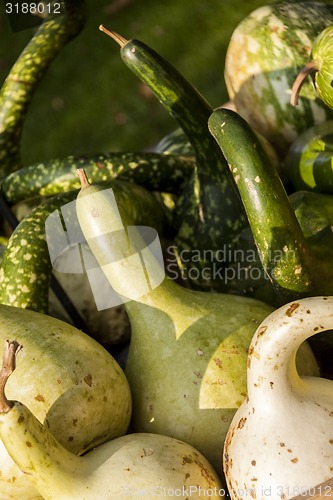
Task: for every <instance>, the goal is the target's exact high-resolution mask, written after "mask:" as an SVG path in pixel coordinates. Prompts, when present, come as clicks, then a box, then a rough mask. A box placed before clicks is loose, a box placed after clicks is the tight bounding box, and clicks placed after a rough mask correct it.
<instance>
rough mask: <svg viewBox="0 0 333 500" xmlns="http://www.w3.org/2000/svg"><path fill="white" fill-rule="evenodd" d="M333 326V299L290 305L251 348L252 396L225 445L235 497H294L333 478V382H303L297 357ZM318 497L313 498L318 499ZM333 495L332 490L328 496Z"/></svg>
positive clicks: (269, 321) (266, 325)
mask: <svg viewBox="0 0 333 500" xmlns="http://www.w3.org/2000/svg"><path fill="white" fill-rule="evenodd" d="M332 328H333V297H311V298H306V299H302V300H299V301H296V302H293V303H289V304H287V305H285V306H283V307H281V308H280V309H278V310H277V311H275V312H273V313H272V314H271V315H269V316H268V317H267V318H266V319H265V320H264V321H263V322H262V324H261V325H260V326H259V328H258V329H257V331H256V333H255V335H254V337H253V340H252V342H251V346H250V350H249V357H248V370H247V388H248V397H247V399H246V400H245V401H244V402H243V404H242V405H241V407H240V408H239V409H238V410H237V412H236V414H235V416H234V418H233V421H232V423H231V425H230V428H229V431H228V434H227V438H226V441H225V447H224V471H225V476H226V479H227V484H228V487H229V492H230V495H231V498H232V499H237V500H240V499H245V498H252V497H253V498H256V499H257V500H263V499H265V500H266V499H267V500H268V499H270V500H273V499H278V498H281V499H284V500H287V499H290V498H293V497H294V496H301V495H305V493H306V491H307V490H311V488H312V489H313V490H312V493H313V494H314V488H315V487H316V486H317V485H318V484H320V483H323V482H325V481H327V480H329V479H331V478H332V476H333V381H332V380H327V379H323V378H320V377H300V375H299V374H298V372H297V370H296V364H295V356H296V352H297V350H298V348H299V346H300V345H301V344H302V342H304V341H305V340H306V339H307V338H309V337H311V336H312V335H315V334H316V333H319V332H323V331H325V330H330V329H332ZM310 494H311V493H310ZM322 496H323V497H325V496H326V497H330V498H331V497H332V487H330V489H325V490H324V487H323V490H322Z"/></svg>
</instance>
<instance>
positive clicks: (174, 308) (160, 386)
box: [76, 172, 318, 473]
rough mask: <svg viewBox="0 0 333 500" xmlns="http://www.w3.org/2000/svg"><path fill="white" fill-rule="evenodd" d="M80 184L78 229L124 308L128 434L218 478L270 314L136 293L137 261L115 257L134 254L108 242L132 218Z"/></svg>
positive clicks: (158, 291) (202, 295)
mask: <svg viewBox="0 0 333 500" xmlns="http://www.w3.org/2000/svg"><path fill="white" fill-rule="evenodd" d="M81 178H82V185H83V188H82V189H81V191H80V193H79V195H78V199H77V203H76V210H77V215H78V220H79V223H80V225H81V229H82V231H83V233H84V235H85V237H86V240H87V243H88V245H89V246H90V249H91V250H92V252H93V254H94V256H95V258H96V259H97V262H98V263H99V265H100V266H101V267H102V269H103V270H104V273H105V275H106V277H107V279H108V281H109V282H110V284H111V285H112V287H113V288H114V290H116V292H118V293H119V294H120V296H122V297H125V298H126V300H127V302H126V301H125V307H126V310H127V312H128V314H129V318H130V323H131V332H132V333H131V343H130V349H129V355H128V361H127V365H126V370H125V373H126V375H127V378H128V380H129V383H130V387H131V391H132V396H133V419H132V425H133V429H134V430H135V431H136V432H154V433H160V434H165V435H170V436H173V437H177V438H178V439H181V440H184V441H186V442H188V443H190V444H191V445H192V446H194V447H195V448H197V449H198V450H199V451H200V452H201V453H203V454H204V455H205V456H206V457H207V458H208V460H209V461H210V462H211V463H212V465H213V466H214V467H215V468H216V470H217V471H218V472H219V473H221V472H222V467H221V465H222V458H221V457H222V447H223V442H224V436H225V434H226V432H227V429H228V426H229V424H230V421H231V419H232V416H233V415H234V413H235V411H236V409H237V408H238V407H239V405H240V404H241V402H242V401H243V399H244V398H245V397H246V360H247V351H248V346H249V344H250V340H251V338H252V335H253V333H254V332H255V330H256V328H257V326H258V324H259V323H260V322H261V321H262V320H263V319H264V318H265V317H266V316H267V315H268V314H269V313H270V312H272V310H273V308H272V307H270V306H268V305H267V304H264V303H262V302H260V301H256V300H254V299H251V298H245V297H241V296H236V295H231V294H213V293H208V292H195V291H190V290H187V289H185V288H183V287H181V286H180V285H178V284H176V283H175V282H174V281H172V280H171V279H170V278H168V277H165V278H164V279H163V281H162V282H161V283H160V284H159V285H158V286H157V287H155V288H154V287H151V289H150V291H149V292H147V291H145V292H143V293H141V292H140V289H139V286H140V284H141V283H142V280H140V279H139V276H140V274H139V273H138V270H139V271H140V268H139V267H137V268H136V267H135V266H136V264H137V260H136V262H133V263H131V260H130V259H126V258H123V259H121V257H120V256H121V255H123V257H132V258H133V260H134V258H135V256H137V254H136V251H135V250H136V247H132V248H131V249H130V251H129V248H130V245H131V242H130V241H129V240H128V238H127V237H126V236H125V237H124V239H123V240H122V242H121V240H119V239H118V242H116V241H115V240H113V236H112V233H113V234H114V235H115V234H116V233H119V231H115V230H116V229H120V227H121V228H123V227H125V228H126V227H127V226H133V224H132V221H131V218H130V217H129V216H128V213H127V212H126V210H125V209H124V206H123V205H122V204H121V201H120V200H119V201H118V199H117V208H116V207H115V205H114V202H113V201H111V198H110V197H109V193H108V192H107V191H106V190H104V189H103V186H98V185H89V184H88V183H87V179H86V178H85V177H84V176H83V173H82V172H81ZM118 211H119V212H118ZM119 217H120V218H119ZM120 221H122V222H121V224H120ZM119 224H120V225H119ZM103 234H104V235H105V236H104V238H103V237H101V235H103ZM123 234H126V232H124V233H123ZM115 255H117V256H118V257H117V259H118V263H117V265H116V266H113V265H111V263H112V262H113V261H114V259H115ZM142 258H144V259H145V265H146V269H149V270H150V273H149V275H150V276H153V277H154V273H156V274H155V276H160V275H161V273H163V272H164V269H163V270H162V269H161V267H160V265H159V264H157V261H156V260H155V258H154V257H153V256H152V254H151V253H149V252H147V251H145V252H144V253H142ZM152 272H153V274H151V273H152ZM129 299H134V300H129ZM304 349H305V351H303V354H302V359H300V363H301V365H302V369H303V370H305V372H306V373H309V374H310V373H318V372H317V368H316V364H314V363H313V361H314V359H313V357H312V353H309V351H307V346H304Z"/></svg>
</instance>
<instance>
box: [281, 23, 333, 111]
mask: <svg viewBox="0 0 333 500" xmlns="http://www.w3.org/2000/svg"><path fill="white" fill-rule="evenodd" d="M331 24H332V21H331ZM332 36H333V26H328V27H326V28H325V29H323V30H322V32H321V33H320V34H319V35H318V36H317V38H316V39H315V40H314V42H313V45H312V50H311V60H310V61H309V62H308V63H307V64H306V65H305V66H304V67H303V68H302V69H301V71H300V72H299V73H298V75H297V77H296V79H295V82H294V84H293V87H292V93H291V99H290V100H291V103H292V104H293V105H294V106H297V105H298V95H299V92H300V89H301V88H302V86H303V84H304V81H305V79H306V78H307V76H308V75H310V74H311V75H312V76H313V83H314V87H315V91H316V92H317V94H318V96H319V98H320V99H321V100H322V102H323V103H324V104H325V105H326V106H327V107H328V108H329V109H331V110H332V109H333V92H332V79H333V65H332V61H333V42H332Z"/></svg>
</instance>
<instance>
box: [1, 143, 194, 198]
mask: <svg viewBox="0 0 333 500" xmlns="http://www.w3.org/2000/svg"><path fill="white" fill-rule="evenodd" d="M194 162H195V159H194V156H193V154H192V155H188V156H185V154H184V153H180V154H179V155H174V154H162V153H157V152H156V153H155V152H137V153H136V152H124V153H118V152H111V153H105V154H99V155H89V156H85V155H81V156H68V157H66V158H55V159H53V160H49V161H47V162H45V163H39V164H35V165H30V166H27V167H23V168H21V169H20V170H16V171H15V172H13V173H11V174H9V175H8V176H7V177H6V178H5V179H3V181H2V184H1V188H2V192H3V194H4V196H5V198H6V200H7V202H8V203H10V204H15V203H18V202H19V201H22V200H25V199H27V198H31V197H35V196H52V195H55V194H58V193H61V192H66V191H72V190H73V189H79V188H80V182H79V180H78V177H77V173H76V171H77V169H78V168H84V169H85V170H86V172H87V175H88V176H89V178H90V179H91V180H92V182H103V181H108V180H111V179H115V178H120V179H123V180H126V181H132V182H135V183H136V184H139V185H143V186H145V187H146V188H147V189H150V190H156V191H165V192H171V193H179V192H180V191H181V190H182V188H183V185H184V182H185V180H187V178H188V177H190V176H191V175H192V173H193V170H194Z"/></svg>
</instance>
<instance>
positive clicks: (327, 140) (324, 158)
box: [284, 121, 333, 194]
mask: <svg viewBox="0 0 333 500" xmlns="http://www.w3.org/2000/svg"><path fill="white" fill-rule="evenodd" d="M332 160H333V122H332V121H328V122H324V123H321V124H319V125H315V126H313V127H310V128H309V129H308V130H306V131H305V132H303V133H302V134H300V135H299V136H298V137H297V138H296V139H295V141H294V142H293V143H292V144H291V146H290V148H289V150H288V153H287V155H286V157H285V159H284V174H285V177H286V179H287V181H288V183H289V184H291V185H292V187H293V188H294V189H296V190H302V189H305V190H307V191H315V192H319V193H329V194H332V193H333V168H332V166H333V165H332V163H333V162H332Z"/></svg>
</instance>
